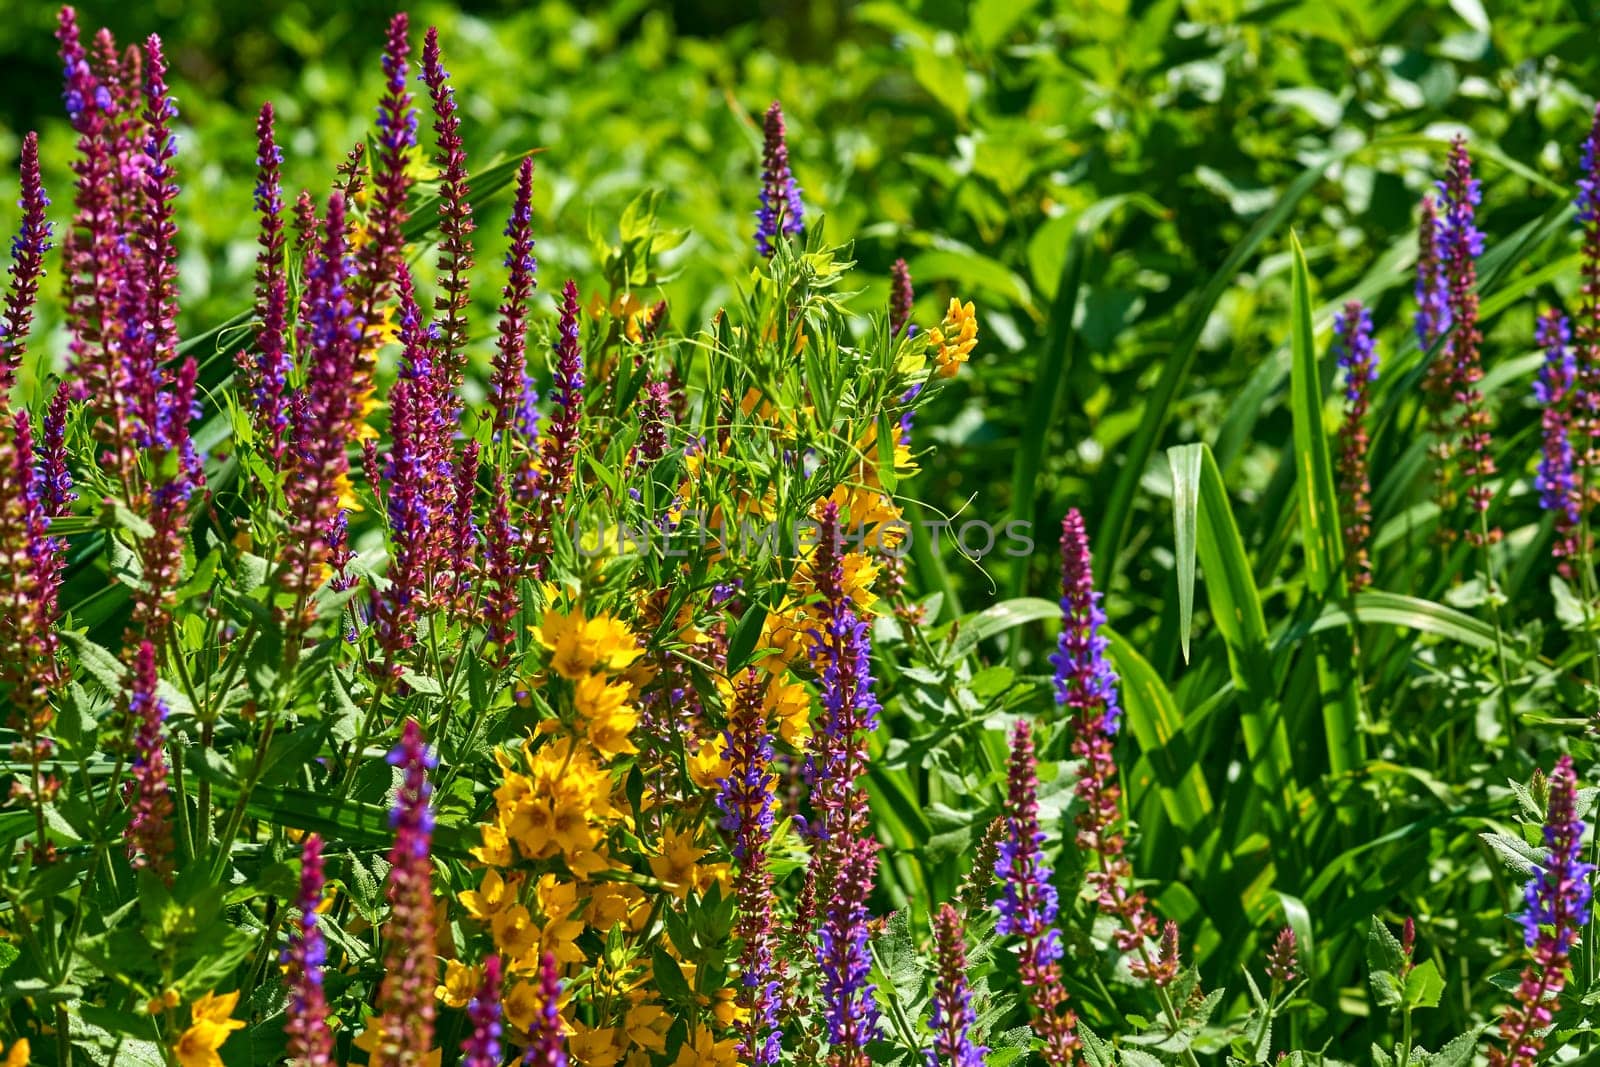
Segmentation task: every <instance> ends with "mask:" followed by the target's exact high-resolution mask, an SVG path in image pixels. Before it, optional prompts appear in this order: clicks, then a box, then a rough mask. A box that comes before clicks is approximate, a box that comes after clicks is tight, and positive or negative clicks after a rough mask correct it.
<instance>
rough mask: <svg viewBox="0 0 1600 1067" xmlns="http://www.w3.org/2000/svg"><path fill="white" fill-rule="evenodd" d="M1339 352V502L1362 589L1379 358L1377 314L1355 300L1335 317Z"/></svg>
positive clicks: (1349, 565)
mask: <svg viewBox="0 0 1600 1067" xmlns="http://www.w3.org/2000/svg"><path fill="white" fill-rule="evenodd" d="M1333 332H1334V336H1336V337H1337V338H1338V343H1337V345H1336V346H1335V351H1336V352H1337V353H1338V360H1339V366H1340V367H1342V368H1344V399H1345V409H1344V421H1343V422H1342V423H1340V425H1339V500H1340V503H1341V505H1342V510H1343V512H1344V552H1345V569H1346V571H1347V572H1348V575H1349V580H1350V588H1351V589H1352V590H1353V591H1355V592H1360V591H1361V590H1363V589H1365V588H1366V587H1367V586H1369V585H1371V584H1372V558H1371V556H1370V555H1369V553H1368V549H1367V542H1368V541H1369V540H1370V539H1371V536H1372V525H1371V524H1372V485H1371V482H1370V481H1369V479H1368V472H1367V446H1368V439H1367V407H1368V405H1369V403H1370V401H1371V392H1372V383H1373V382H1375V381H1377V379H1378V356H1377V352H1376V351H1375V349H1374V346H1373V341H1372V313H1371V312H1369V311H1368V310H1367V309H1366V308H1364V307H1362V306H1361V302H1360V301H1359V300H1352V301H1350V302H1349V303H1348V304H1346V305H1345V306H1344V311H1343V313H1342V314H1339V315H1335V316H1334V318H1333Z"/></svg>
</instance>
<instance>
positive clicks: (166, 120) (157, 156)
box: [137, 33, 178, 366]
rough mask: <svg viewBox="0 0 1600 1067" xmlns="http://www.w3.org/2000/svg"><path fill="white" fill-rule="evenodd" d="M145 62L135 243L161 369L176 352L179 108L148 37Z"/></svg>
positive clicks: (154, 41) (157, 47) (157, 48)
mask: <svg viewBox="0 0 1600 1067" xmlns="http://www.w3.org/2000/svg"><path fill="white" fill-rule="evenodd" d="M144 51H145V57H144V75H145V83H144V121H145V134H144V136H145V141H144V156H145V158H144V202H143V204H142V205H141V210H140V212H139V218H138V220H137V221H138V225H139V243H140V244H141V245H142V248H141V249H140V251H141V253H142V258H143V261H144V273H145V283H144V284H145V299H146V300H147V301H148V305H147V309H148V310H147V315H148V323H149V329H150V330H151V331H153V337H152V339H151V340H152V347H153V349H154V358H155V362H156V364H157V365H159V366H164V365H166V364H167V363H168V362H169V361H170V360H171V359H172V357H173V356H174V355H175V354H176V352H177V347H178V247H177V236H178V224H177V222H176V221H175V207H174V203H175V201H176V199H177V196H178V184H177V176H176V172H175V170H174V168H173V160H174V158H176V156H177V154H178V142H177V138H176V137H175V136H174V135H173V132H172V124H173V123H174V122H176V121H177V119H178V104H177V101H175V100H173V98H172V94H171V93H170V92H168V91H167V61H166V57H165V56H164V55H163V54H162V51H161V38H159V37H157V36H156V35H155V34H153V33H152V34H151V35H150V37H149V38H148V39H147V40H146V41H145V49H144Z"/></svg>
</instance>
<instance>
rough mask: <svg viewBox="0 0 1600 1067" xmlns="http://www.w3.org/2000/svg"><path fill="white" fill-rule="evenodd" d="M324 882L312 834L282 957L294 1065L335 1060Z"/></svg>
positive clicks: (309, 1066) (325, 1065) (310, 1066)
mask: <svg viewBox="0 0 1600 1067" xmlns="http://www.w3.org/2000/svg"><path fill="white" fill-rule="evenodd" d="M322 886H323V865H322V838H320V837H318V836H317V835H316V834H307V835H306V839H305V841H304V843H303V844H302V845H301V850H300V898H299V900H298V901H297V902H296V905H297V907H298V908H299V910H300V914H299V916H298V918H296V919H294V920H293V921H292V923H291V925H290V928H289V944H288V945H287V946H285V947H284V950H283V955H282V957H281V962H282V963H283V966H284V972H285V973H284V985H286V986H287V987H288V989H289V1004H288V1007H287V1009H286V1010H285V1013H284V1015H285V1020H284V1024H283V1028H284V1032H285V1033H286V1034H287V1035H288V1038H289V1045H288V1055H289V1061H290V1062H291V1063H293V1064H295V1067H330V1065H331V1064H332V1063H333V1033H332V1031H330V1030H329V1029H328V998H327V993H326V992H325V991H324V989H323V984H322V972H323V969H324V968H325V967H326V966H327V962H328V947H327V944H326V942H325V941H324V940H323V938H322V928H321V926H320V925H319V920H318V918H317V908H318V907H320V906H321V904H322Z"/></svg>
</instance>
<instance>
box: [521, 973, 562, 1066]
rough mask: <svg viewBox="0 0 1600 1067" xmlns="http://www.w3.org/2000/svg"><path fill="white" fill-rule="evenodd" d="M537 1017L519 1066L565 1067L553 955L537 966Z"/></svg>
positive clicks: (559, 993)
mask: <svg viewBox="0 0 1600 1067" xmlns="http://www.w3.org/2000/svg"><path fill="white" fill-rule="evenodd" d="M539 1004H540V1007H539V1014H538V1016H537V1017H536V1018H535V1019H534V1021H533V1033H532V1035H531V1037H532V1040H531V1041H529V1042H528V1052H527V1055H526V1056H524V1057H523V1059H522V1062H523V1063H524V1064H526V1065H528V1067H567V1039H566V1037H565V1036H563V1034H562V1031H561V975H560V972H559V971H558V970H557V969H556V957H555V955H554V953H550V952H546V953H545V954H544V958H543V959H541V960H540V962H539Z"/></svg>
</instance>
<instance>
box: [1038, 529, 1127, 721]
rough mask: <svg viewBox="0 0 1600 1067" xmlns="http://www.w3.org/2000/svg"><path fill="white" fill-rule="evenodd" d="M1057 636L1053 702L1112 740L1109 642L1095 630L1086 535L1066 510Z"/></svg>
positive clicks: (1114, 707) (1115, 700)
mask: <svg viewBox="0 0 1600 1067" xmlns="http://www.w3.org/2000/svg"><path fill="white" fill-rule="evenodd" d="M1061 585H1062V590H1061V615H1062V627H1061V637H1060V639H1059V640H1058V642H1057V645H1056V651H1055V653H1054V654H1053V655H1052V656H1051V657H1050V662H1051V664H1052V665H1054V667H1055V669H1056V673H1055V686H1056V703H1057V704H1061V705H1064V706H1066V707H1068V708H1071V709H1072V710H1073V713H1074V714H1076V715H1079V716H1081V717H1082V718H1084V719H1086V720H1091V721H1092V720H1095V719H1098V720H1099V722H1100V729H1101V730H1103V731H1104V732H1105V734H1106V735H1107V736H1108V737H1109V736H1115V735H1116V732H1117V727H1118V725H1119V724H1120V723H1121V720H1122V707H1121V703H1120V700H1119V697H1118V695H1117V685H1118V679H1117V672H1116V671H1114V670H1112V668H1111V662H1110V660H1108V659H1107V658H1106V649H1107V648H1108V647H1109V645H1110V642H1109V641H1107V640H1106V637H1105V635H1104V634H1102V633H1101V632H1100V627H1102V626H1104V625H1105V624H1106V613H1105V611H1104V610H1103V609H1102V608H1101V607H1100V594H1099V593H1098V592H1096V591H1095V588H1094V572H1093V570H1092V569H1091V566H1090V561H1089V537H1088V534H1087V533H1086V532H1085V530H1084V525H1083V516H1082V515H1080V514H1079V513H1078V509H1077V508H1071V509H1069V510H1068V511H1067V514H1066V516H1065V517H1064V518H1063V519H1062V520H1061Z"/></svg>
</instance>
